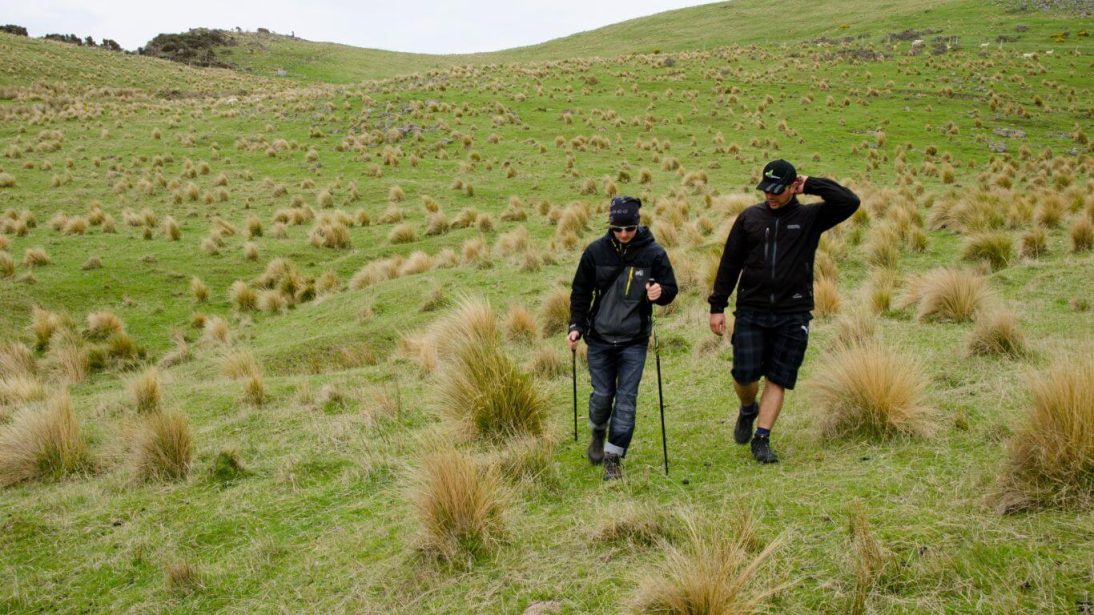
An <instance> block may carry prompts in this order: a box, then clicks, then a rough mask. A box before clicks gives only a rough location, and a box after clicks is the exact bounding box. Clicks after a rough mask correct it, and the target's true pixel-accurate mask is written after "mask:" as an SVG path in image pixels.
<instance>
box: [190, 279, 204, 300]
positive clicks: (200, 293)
mask: <svg viewBox="0 0 1094 615" xmlns="http://www.w3.org/2000/svg"><path fill="white" fill-rule="evenodd" d="M190 294H192V295H194V299H196V300H197V302H198V303H205V302H206V301H208V300H209V287H208V286H206V285H205V282H202V281H201V278H198V277H197V276H194V277H192V278H190Z"/></svg>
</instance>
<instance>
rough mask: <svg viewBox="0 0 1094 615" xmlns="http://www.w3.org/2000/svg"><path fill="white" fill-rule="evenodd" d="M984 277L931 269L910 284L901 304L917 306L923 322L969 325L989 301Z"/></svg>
mask: <svg viewBox="0 0 1094 615" xmlns="http://www.w3.org/2000/svg"><path fill="white" fill-rule="evenodd" d="M988 297H989V295H988V287H987V282H986V281H985V280H984V278H983V277H981V276H978V275H976V274H974V273H971V272H968V271H963V270H958V269H947V268H942V269H934V270H932V271H929V272H927V273H925V274H923V275H921V276H919V277H917V278H915V279H913V280H912V281H910V282H909V288H908V293H907V294H906V295H905V297H904V301H903V304H904V305H905V306H908V305H918V309H917V312H916V318H917V319H919V320H920V321H926V322H968V321H970V320H972V319H973V317H974V316H975V315H976V314H977V312H979V311H980V310H982V309H983V308H984V307H985V305H986V303H987V301H988Z"/></svg>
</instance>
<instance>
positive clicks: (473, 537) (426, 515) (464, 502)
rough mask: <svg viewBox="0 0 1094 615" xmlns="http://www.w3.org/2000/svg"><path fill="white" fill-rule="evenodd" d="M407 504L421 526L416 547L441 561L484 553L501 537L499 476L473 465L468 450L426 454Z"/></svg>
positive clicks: (502, 507)
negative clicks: (420, 535)
mask: <svg viewBox="0 0 1094 615" xmlns="http://www.w3.org/2000/svg"><path fill="white" fill-rule="evenodd" d="M411 502H412V504H413V506H414V509H415V511H416V512H417V516H418V520H419V522H420V523H421V526H422V538H421V548H422V549H423V550H424V551H426V552H427V553H430V554H433V555H435V556H437V557H439V558H440V559H443V560H445V561H448V562H452V563H457V558H463V557H472V558H473V557H475V556H478V555H480V554H483V553H486V552H488V551H490V550H491V549H492V548H494V547H495V546H496V545H497V544H499V543H500V541H501V540H502V538H503V537H504V534H505V523H504V518H503V515H504V512H505V508H506V501H505V496H504V493H503V491H502V486H501V479H500V478H499V476H498V473H497V471H496V470H494V469H493V468H491V467H486V468H479V467H478V466H477V464H476V463H475V458H474V457H472V456H471V454H470V453H467V452H464V451H458V450H455V449H449V450H440V451H434V452H429V453H426V454H425V455H424V456H423V457H422V466H421V468H420V470H419V474H418V476H417V479H416V484H415V487H414V490H413V493H412V495H411Z"/></svg>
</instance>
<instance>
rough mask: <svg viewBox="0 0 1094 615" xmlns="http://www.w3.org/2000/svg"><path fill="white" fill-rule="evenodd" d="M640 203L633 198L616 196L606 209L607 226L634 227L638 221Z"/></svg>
mask: <svg viewBox="0 0 1094 615" xmlns="http://www.w3.org/2000/svg"><path fill="white" fill-rule="evenodd" d="M641 207H642V201H641V200H639V199H638V198H636V197H633V196H617V197H615V198H614V199H612V204H611V207H610V208H609V209H608V224H611V225H612V226H635V225H637V224H638V221H639V220H640V218H639V215H638V209H639V208H641Z"/></svg>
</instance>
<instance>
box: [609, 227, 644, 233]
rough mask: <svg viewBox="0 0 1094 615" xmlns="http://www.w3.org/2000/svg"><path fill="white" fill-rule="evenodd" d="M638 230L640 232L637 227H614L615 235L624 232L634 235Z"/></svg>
mask: <svg viewBox="0 0 1094 615" xmlns="http://www.w3.org/2000/svg"><path fill="white" fill-rule="evenodd" d="M637 230H638V227H637V226H613V227H612V232H613V233H622V232H624V231H626V232H628V233H633V232H635V231H637Z"/></svg>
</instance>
